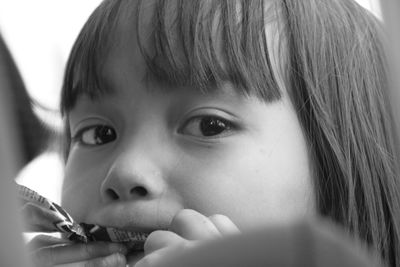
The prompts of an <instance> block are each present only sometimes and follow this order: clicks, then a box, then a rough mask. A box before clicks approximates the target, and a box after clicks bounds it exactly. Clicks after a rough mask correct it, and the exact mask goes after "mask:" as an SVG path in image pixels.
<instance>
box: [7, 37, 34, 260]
mask: <svg viewBox="0 0 400 267" xmlns="http://www.w3.org/2000/svg"><path fill="white" fill-rule="evenodd" d="M0 41H1V45H3V42H2V40H1V37H0ZM8 56H9V55H8V54H7V51H6V50H4V47H3V46H1V47H0V125H1V127H0V214H1V227H0V264H1V266H7V267H13V266H15V267H22V266H29V265H28V261H27V260H26V256H25V255H26V253H25V248H24V246H23V244H22V236H21V229H22V223H21V220H20V216H19V215H18V213H17V199H16V196H17V195H16V188H15V186H14V183H13V178H14V177H15V175H16V174H17V172H18V170H19V168H20V167H21V166H22V165H23V163H24V157H23V146H22V145H21V144H20V142H21V140H20V138H19V132H18V123H17V115H16V114H15V112H14V111H13V108H14V107H13V106H12V105H13V103H14V102H13V100H12V90H13V89H14V88H13V86H12V82H11V80H10V77H9V65H8Z"/></svg>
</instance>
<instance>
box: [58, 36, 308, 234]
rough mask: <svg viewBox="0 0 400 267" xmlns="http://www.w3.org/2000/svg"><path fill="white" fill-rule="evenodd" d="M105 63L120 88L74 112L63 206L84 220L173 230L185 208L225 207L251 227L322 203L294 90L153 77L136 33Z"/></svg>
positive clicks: (304, 213) (108, 74)
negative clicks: (261, 92) (263, 91)
mask: <svg viewBox="0 0 400 267" xmlns="http://www.w3.org/2000/svg"><path fill="white" fill-rule="evenodd" d="M134 35H135V34H121V36H122V37H121V38H120V39H121V40H120V41H119V42H118V45H116V46H115V47H114V49H113V50H112V52H111V53H110V55H109V57H108V59H107V60H106V64H105V69H104V70H105V71H104V75H105V78H106V80H107V81H108V84H107V85H106V86H109V87H111V88H112V89H113V90H115V94H112V95H106V96H103V97H100V98H99V99H97V100H94V101H91V100H89V98H86V97H81V98H80V99H79V100H78V102H77V105H76V106H75V107H74V109H73V110H72V111H71V112H70V113H69V123H70V128H71V135H72V136H73V137H74V141H73V142H72V144H71V150H70V154H69V158H68V161H67V164H66V177H65V181H64V188H63V205H64V206H65V208H66V209H67V210H68V211H69V212H70V213H71V214H72V216H73V217H74V218H75V219H76V220H78V221H83V222H87V223H96V224H101V225H106V226H114V227H120V228H126V229H130V230H154V229H160V228H161V229H165V228H168V225H169V223H170V221H171V219H172V217H173V216H174V215H175V214H176V213H177V212H178V211H179V210H180V209H183V208H191V209H195V210H197V211H199V212H201V213H203V214H205V215H206V216H209V215H212V214H216V213H218V214H224V215H227V216H228V217H230V218H231V219H232V220H233V222H234V223H236V224H237V225H238V227H239V228H241V229H242V230H246V229H248V228H252V227H254V226H259V225H265V224H268V223H273V222H277V221H287V220H289V219H292V218H295V217H298V216H307V214H310V213H313V212H314V195H313V189H312V184H311V174H310V169H311V168H310V164H309V153H308V150H307V146H306V142H305V139H304V136H303V134H302V131H301V127H300V125H299V121H298V119H297V117H296V113H295V111H294V110H293V107H292V106H291V103H290V101H289V100H288V98H287V96H286V94H285V93H284V94H283V97H282V99H281V100H280V101H276V102H273V103H265V102H262V101H260V100H259V99H257V98H255V97H245V96H243V95H241V94H238V93H237V92H236V91H235V90H234V88H233V85H232V84H230V83H226V84H224V85H222V86H221V87H220V88H219V89H218V90H216V91H214V92H211V93H207V94H202V93H200V92H198V91H197V90H195V89H193V88H189V87H184V88H173V89H171V88H168V89H167V90H165V89H166V88H165V87H164V86H163V85H160V84H158V83H152V82H147V83H146V82H144V75H145V68H144V66H145V63H144V60H143V58H142V57H141V55H140V52H139V50H138V49H137V48H136V45H135V44H136V43H135V40H134V39H133V38H131V37H129V36H134Z"/></svg>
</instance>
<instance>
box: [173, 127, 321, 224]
mask: <svg viewBox="0 0 400 267" xmlns="http://www.w3.org/2000/svg"><path fill="white" fill-rule="evenodd" d="M293 135H295V134H293ZM273 139H274V140H273V142H272V141H271V140H270V139H265V140H264V141H265V142H263V141H262V139H261V140H260V139H258V140H257V142H254V141H249V140H248V139H246V140H243V142H240V141H237V140H236V141H235V145H232V146H229V149H225V150H220V151H219V152H218V153H215V154H213V153H210V154H208V156H207V157H202V160H199V159H197V160H194V159H192V160H190V161H186V162H185V164H182V166H186V168H184V169H182V173H181V174H179V176H181V177H187V179H182V180H178V181H179V183H176V184H175V185H174V187H176V188H177V189H178V191H180V192H181V194H182V195H183V199H184V200H185V202H186V203H185V206H186V207H189V208H193V209H196V210H198V211H199V212H202V213H204V214H205V215H207V216H210V215H212V214H217V213H219V214H224V215H227V216H229V217H230V218H231V219H232V220H233V221H234V222H235V223H236V224H237V225H238V226H239V227H240V228H241V229H246V228H253V227H254V226H258V225H260V226H261V225H264V226H265V225H266V224H269V223H274V222H277V221H288V220H291V219H293V218H295V217H299V216H308V214H310V213H313V212H314V211H313V210H314V208H313V190H312V185H311V178H310V171H309V169H310V168H309V160H308V154H307V150H306V147H305V145H304V142H303V140H302V139H300V138H299V137H298V135H295V136H291V135H288V134H286V135H274V138H273Z"/></svg>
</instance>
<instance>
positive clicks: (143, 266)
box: [135, 247, 180, 267]
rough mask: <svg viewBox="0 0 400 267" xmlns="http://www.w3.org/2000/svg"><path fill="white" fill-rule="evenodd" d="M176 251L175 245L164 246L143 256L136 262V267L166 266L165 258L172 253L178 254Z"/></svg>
mask: <svg viewBox="0 0 400 267" xmlns="http://www.w3.org/2000/svg"><path fill="white" fill-rule="evenodd" d="M176 252H177V251H176V248H174V247H165V248H162V249H160V250H157V251H156V252H154V253H151V254H149V255H147V256H145V257H144V258H142V259H141V260H140V261H138V262H137V263H136V264H135V267H162V266H164V263H165V262H164V261H165V259H167V258H168V257H170V256H171V255H176ZM179 252H180V251H179ZM179 252H178V253H179Z"/></svg>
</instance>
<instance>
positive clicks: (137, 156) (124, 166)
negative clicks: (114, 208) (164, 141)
mask: <svg viewBox="0 0 400 267" xmlns="http://www.w3.org/2000/svg"><path fill="white" fill-rule="evenodd" d="M148 149H149V148H147V150H148ZM152 154H155V153H151V151H144V150H143V149H132V148H131V149H129V150H128V149H125V151H122V152H121V153H119V154H118V156H117V157H116V158H115V160H114V161H113V163H112V165H111V167H110V168H109V171H108V173H107V176H106V178H105V179H104V180H103V182H102V184H101V192H100V194H101V197H102V200H103V201H104V202H106V203H107V202H112V201H129V200H140V199H142V200H144V199H148V200H150V199H156V198H158V197H160V196H161V194H162V193H163V192H164V190H165V186H166V185H165V180H164V177H163V171H162V168H161V166H160V164H159V163H158V162H157V160H156V159H154V158H152V156H151V155H152Z"/></svg>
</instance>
